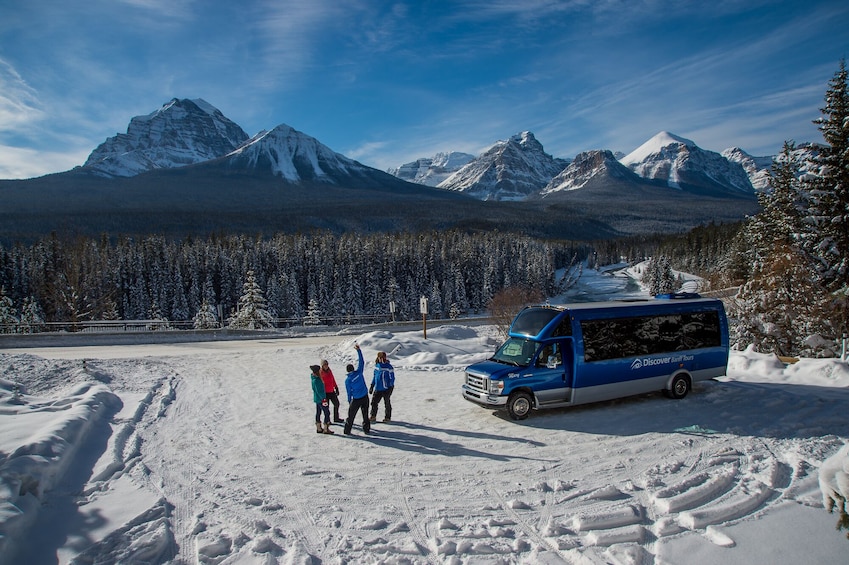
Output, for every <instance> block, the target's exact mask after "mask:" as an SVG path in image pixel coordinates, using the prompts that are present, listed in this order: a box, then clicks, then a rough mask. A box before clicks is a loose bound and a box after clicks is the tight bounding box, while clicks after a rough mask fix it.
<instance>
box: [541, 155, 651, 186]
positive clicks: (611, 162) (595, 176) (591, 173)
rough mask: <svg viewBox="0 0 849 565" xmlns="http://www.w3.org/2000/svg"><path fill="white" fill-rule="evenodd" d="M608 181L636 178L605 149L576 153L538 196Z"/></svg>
mask: <svg viewBox="0 0 849 565" xmlns="http://www.w3.org/2000/svg"><path fill="white" fill-rule="evenodd" d="M610 179H619V180H634V181H636V180H637V176H636V175H635V174H634V173H633V172H632V171H631V170H630V169H629V168H628V167H626V166H625V165H623V164H622V163H620V162H619V161H618V160H617V159H616V156H615V155H614V154H613V153H612V152H610V151H608V150H606V149H605V150H602V149H595V150H592V151H584V152H583V153H578V155H576V156H575V159H574V160H573V161H572V162H571V163H569V165H568V166H567V167H566V168H565V169H563V171H561V172H560V173H559V174H558V175H557V176H555V177H554V178H553V179H551V182H549V183H548V185H546V187H545V188H543V189H542V191H541V192H540V196H541V197H543V198H544V197H546V196H550V195H553V194H556V193H560V192H568V191H570V190H577V189H579V188H583V187H585V186H587V184H588V183H589V182H591V181H592V180H598V181H601V180H610Z"/></svg>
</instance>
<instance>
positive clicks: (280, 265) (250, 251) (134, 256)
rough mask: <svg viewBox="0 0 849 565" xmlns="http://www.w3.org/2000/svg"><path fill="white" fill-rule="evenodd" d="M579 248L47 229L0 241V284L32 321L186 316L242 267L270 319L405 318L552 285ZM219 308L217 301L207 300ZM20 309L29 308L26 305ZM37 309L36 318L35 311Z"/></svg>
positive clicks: (476, 308)
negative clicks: (22, 239) (66, 235)
mask: <svg viewBox="0 0 849 565" xmlns="http://www.w3.org/2000/svg"><path fill="white" fill-rule="evenodd" d="M585 254H586V249H585V248H584V247H583V246H581V245H578V244H574V243H570V242H552V241H542V240H536V239H532V238H530V237H525V236H521V235H515V234H508V233H497V232H495V233H475V234H467V233H462V232H459V231H455V232H431V233H417V234H411V233H407V234H343V235H334V234H331V233H311V234H298V235H277V236H275V237H272V238H261V237H256V238H250V237H246V236H236V235H233V236H210V237H209V238H206V239H184V240H180V241H174V240H168V239H166V238H163V237H153V236H152V237H147V238H144V239H140V240H135V239H130V238H123V239H119V240H117V241H110V240H109V239H107V238H102V239H100V240H93V239H86V238H80V239H76V240H73V241H64V240H62V239H60V238H57V237H55V236H54V237H49V238H46V239H43V240H41V241H39V242H37V243H35V244H33V245H14V246H11V247H0V288H2V295H3V296H4V299H5V302H6V304H8V305H11V306H8V307H7V309H9V308H12V309H13V312H11V315H13V316H17V317H18V319H21V316H22V315H23V314H24V313H25V310H30V311H31V310H38V311H39V313H40V314H42V315H43V319H44V321H48V322H49V321H61V322H77V321H85V320H118V319H124V320H133V319H165V320H171V321H188V320H191V319H192V318H193V317H194V316H195V315H196V314H197V313H198V311H199V309H200V308H201V305H202V304H203V303H204V301H206V303H207V304H210V305H215V307H216V310H218V311H219V312H220V313H221V315H222V316H223V317H225V318H227V317H229V316H230V315H232V314H233V312H234V310H235V308H236V305H237V303H238V301H239V298H240V295H241V294H242V291H243V284H244V282H245V277H246V275H247V273H248V272H249V271H252V272H253V273H254V276H255V279H256V283H257V284H258V285H259V287H260V289H261V291H262V292H263V294H264V296H265V299H266V301H267V306H268V311H269V312H270V313H271V314H272V316H274V317H277V318H299V317H303V316H305V315H306V314H307V312H308V310H309V313H310V315H313V316H314V315H315V314H316V312H315V309H316V307H317V308H318V310H319V312H320V313H321V314H322V315H332V316H346V315H351V316H359V315H375V314H385V313H388V311H389V302H390V301H394V302H395V304H396V313H395V316H396V319H401V320H403V319H415V318H417V317H418V316H419V315H420V314H419V298H420V297H421V296H425V297H427V298H428V299H429V304H428V307H429V313H430V314H431V315H432V316H435V317H436V316H443V317H444V316H447V315H448V314H449V312H455V313H456V312H463V313H476V312H482V311H484V310H485V309H486V307H487V304H488V302H489V301H490V299H491V298H492V296H493V295H494V294H495V293H497V292H498V291H499V290H501V289H503V288H506V287H525V288H527V289H534V290H537V291H539V292H541V293H542V294H543V295H546V296H550V295H553V294H556V292H557V284H558V281H556V280H555V275H554V273H555V271H556V270H557V269H558V268H560V267H563V266H566V265H568V264H570V262H571V261H573V260H574V258H575V257H576V256H578V257H579V258H580V257H583V256H585ZM219 307H220V308H219ZM28 316H30V317H32V316H33V314H28ZM35 317H36V318H37V317H38V316H37V315H35Z"/></svg>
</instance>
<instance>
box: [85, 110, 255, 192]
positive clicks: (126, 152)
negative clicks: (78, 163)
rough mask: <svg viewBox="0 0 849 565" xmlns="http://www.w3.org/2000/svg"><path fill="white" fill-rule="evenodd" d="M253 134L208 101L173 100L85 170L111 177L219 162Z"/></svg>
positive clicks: (103, 148)
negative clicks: (211, 161) (213, 161)
mask: <svg viewBox="0 0 849 565" xmlns="http://www.w3.org/2000/svg"><path fill="white" fill-rule="evenodd" d="M247 139H248V134H246V133H245V132H244V130H242V128H241V127H239V126H238V125H237V124H236V123H234V122H232V121H231V120H229V119H228V118H226V117H225V116H224V114H222V113H221V111H220V110H219V109H218V108H216V107H215V106H213V105H212V104H210V103H209V102H206V101H205V100H203V99H202V98H196V99H194V100H189V99H186V98H184V99H178V98H172V99H171V100H170V101H168V102H166V103H165V104H163V105H162V107H161V108H159V109H158V110H155V111H153V112H151V113H150V114H147V115H144V116H136V117H134V118H132V119H131V120H130V124H129V126H127V133H123V134H122V133H119V134H117V135H115V136H114V137H110V138H108V139H107V140H106V141H104V142H103V143H101V144H100V145H99V146H98V147H97V148H96V149H95V150H94V151H92V152H91V155H89V157H88V159H87V160H86V162H85V164H84V165H83V168H84V169H88V170H90V171H92V172H94V173H95V174H97V175H100V176H105V177H132V176H135V175H137V174H139V173H143V172H145V171H150V170H153V169H168V168H174V167H182V166H185V165H192V164H195V163H200V162H203V161H208V160H210V159H215V158H218V157H221V156H223V155H226V154H227V153H229V152H231V151H233V150H234V149H235V148H236V147H238V146H239V145H241V144H242V143H243V142H244V141H245V140H247Z"/></svg>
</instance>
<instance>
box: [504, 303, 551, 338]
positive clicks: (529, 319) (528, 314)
mask: <svg viewBox="0 0 849 565" xmlns="http://www.w3.org/2000/svg"><path fill="white" fill-rule="evenodd" d="M559 313H560V310H555V309H553V308H526V309H525V310H522V311H521V312H519V314H518V315H517V316H516V319H515V320H513V325H512V326H511V327H510V332H511V333H516V334H521V335H537V334H539V332H540V331H541V330H542V328H544V327H545V326H546V324H548V323H549V322H550V321H551V320H552V319H554V317H555V316H557V315H558V314H559Z"/></svg>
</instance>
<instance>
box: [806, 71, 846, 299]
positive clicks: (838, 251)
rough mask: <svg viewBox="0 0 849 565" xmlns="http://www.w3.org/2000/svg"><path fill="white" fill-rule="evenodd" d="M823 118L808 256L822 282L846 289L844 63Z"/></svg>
mask: <svg viewBox="0 0 849 565" xmlns="http://www.w3.org/2000/svg"><path fill="white" fill-rule="evenodd" d="M822 113H823V116H822V117H821V118H820V119H818V120H815V121H814V123H816V124H818V125H819V130H820V131H821V132H822V135H823V139H825V142H826V143H827V146H826V147H824V148H823V149H822V151H821V152H820V153H819V156H818V157H817V158H816V164H817V165H819V166H820V171H821V174H820V175H818V176H817V177H816V178H814V179H812V180H810V181H809V182H808V187H809V192H808V194H809V197H810V205H809V216H810V218H811V220H812V222H813V225H812V227H813V233H812V234H811V235H812V237H811V242H810V243H811V244H810V245H809V248H810V250H811V253H812V254H813V255H814V256H815V257H817V258H818V259H819V260H820V262H821V271H822V275H823V282H824V283H825V284H826V286H827V287H828V288H829V289H832V290H840V289H842V291H843V293H844V294H846V291H847V289H849V87H847V71H846V61H845V60H842V61H840V68H839V70H838V71H837V72H836V73H835V75H834V77H833V78H832V79H831V81H830V82H829V88H828V90H827V91H826V94H825V108H823V109H822Z"/></svg>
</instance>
